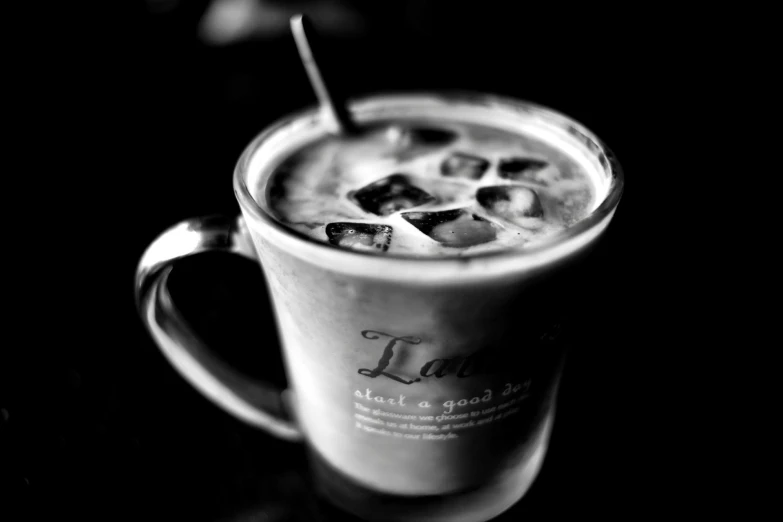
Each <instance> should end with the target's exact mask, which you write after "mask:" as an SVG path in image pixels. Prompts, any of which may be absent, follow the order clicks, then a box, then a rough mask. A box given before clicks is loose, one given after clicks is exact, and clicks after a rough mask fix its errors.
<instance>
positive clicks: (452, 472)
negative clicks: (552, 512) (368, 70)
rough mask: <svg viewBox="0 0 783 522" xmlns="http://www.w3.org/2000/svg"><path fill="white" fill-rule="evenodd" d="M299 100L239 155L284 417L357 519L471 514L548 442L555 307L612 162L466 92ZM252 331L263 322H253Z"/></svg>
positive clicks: (616, 185) (572, 138)
mask: <svg viewBox="0 0 783 522" xmlns="http://www.w3.org/2000/svg"><path fill="white" fill-rule="evenodd" d="M351 108H352V111H353V114H354V117H355V118H356V120H357V121H358V123H359V127H360V129H361V131H360V132H359V133H358V134H356V135H352V136H341V137H338V136H334V135H331V134H329V132H328V130H327V128H326V126H325V124H324V122H323V121H322V118H321V116H320V115H319V114H318V113H317V112H315V111H311V112H307V113H303V114H300V115H296V116H295V117H291V118H289V119H287V120H285V121H283V122H280V123H279V124H277V125H276V126H275V127H273V128H271V129H270V130H268V131H267V132H266V133H265V134H263V135H261V136H260V137H259V138H257V139H256V141H254V142H253V143H252V144H251V145H250V147H249V148H248V149H247V150H246V152H245V154H244V155H243V157H242V159H241V160H240V163H239V166H238V170H237V176H236V177H235V189H236V191H237V194H238V198H239V200H240V204H241V206H242V210H243V215H244V218H245V221H246V223H247V226H248V228H249V230H250V235H251V237H252V240H253V242H254V244H255V247H256V251H257V253H258V256H259V258H260V261H261V264H262V266H263V268H264V273H265V275H266V278H267V283H268V287H269V289H270V292H271V297H272V302H273V304H274V310H275V314H276V319H277V323H278V327H279V329H280V332H281V340H282V343H283V353H284V357H285V362H286V370H287V375H288V379H289V383H290V389H291V391H292V401H291V403H292V408H293V410H294V415H295V418H296V422H297V424H298V425H299V426H300V427H301V430H302V432H303V433H304V438H305V440H306V442H307V444H308V447H309V449H310V451H311V454H312V458H313V463H314V466H315V470H316V471H317V477H318V484H319V488H320V490H321V491H322V493H323V494H324V495H325V496H327V497H328V498H329V499H330V500H331V501H332V502H334V503H335V504H337V505H339V506H341V507H343V508H344V509H346V510H348V511H350V512H352V513H354V514H357V515H359V516H361V517H364V518H366V519H369V520H464V521H470V522H476V521H481V520H487V519H489V518H491V517H493V516H495V515H497V514H499V513H500V512H502V511H504V510H505V509H507V508H508V507H509V506H511V505H512V504H513V503H514V502H516V501H517V500H518V499H519V498H520V497H521V496H522V495H523V494H524V492H525V491H526V490H527V489H528V488H529V486H530V484H531V483H532V481H533V479H534V478H535V476H536V474H537V473H538V470H539V468H540V466H541V463H542V460H543V457H544V454H545V452H546V446H547V441H548V439H549V433H550V430H551V429H552V423H553V418H554V410H555V407H554V406H555V397H556V393H557V387H558V381H559V378H560V370H561V367H562V364H563V354H564V346H563V344H562V343H561V342H559V341H558V332H559V331H560V330H561V329H562V328H563V327H564V325H563V317H564V316H566V315H567V314H568V312H570V311H571V310H572V309H574V308H575V307H577V306H579V303H584V302H585V297H586V296H585V295H584V294H582V293H581V292H584V291H585V290H584V288H583V284H582V283H583V282H584V281H585V278H584V277H583V276H582V275H581V274H580V268H581V267H582V266H583V264H582V263H581V262H580V260H581V258H582V257H583V255H584V254H585V253H586V252H587V251H588V250H589V248H588V247H590V246H591V245H592V244H593V243H594V240H595V239H596V238H597V237H598V236H599V234H600V233H601V231H602V230H603V229H604V228H605V227H606V226H607V224H608V222H609V220H610V219H611V217H612V214H613V212H614V209H615V206H616V203H617V201H618V200H619V196H620V186H621V178H620V177H619V172H618V171H617V168H616V166H615V165H614V164H613V162H612V161H611V160H610V158H609V157H608V156H607V153H606V150H605V149H604V148H603V146H602V145H601V144H600V142H598V140H597V139H595V138H594V137H592V135H591V134H590V133H589V131H587V130H586V129H584V128H583V127H581V126H579V125H578V124H576V123H574V122H573V121H571V120H570V119H568V118H566V117H564V116H562V115H559V114H557V113H555V112H552V111H549V110H547V109H543V108H540V107H537V106H534V105H530V104H524V103H521V102H513V101H508V100H500V99H497V98H490V97H482V96H450V97H444V96H435V95H410V96H407V95H398V96H382V97H374V98H370V99H367V100H364V101H361V102H357V103H355V104H353V105H352V107H351ZM258 335H259V336H262V335H263V332H258Z"/></svg>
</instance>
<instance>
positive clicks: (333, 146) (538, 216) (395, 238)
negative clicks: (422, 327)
mask: <svg viewBox="0 0 783 522" xmlns="http://www.w3.org/2000/svg"><path fill="white" fill-rule="evenodd" d="M268 187H269V189H268V191H267V193H266V194H257V197H258V198H261V197H266V198H267V201H268V203H269V207H270V208H271V209H272V211H273V214H274V215H275V217H276V218H277V219H278V220H279V221H280V222H281V223H282V224H284V225H285V226H287V227H289V228H291V229H294V230H297V231H299V232H301V233H303V234H306V235H307V236H309V237H311V238H313V239H315V240H318V241H323V242H327V243H331V244H333V245H337V246H341V247H344V248H349V249H357V250H362V251H369V252H374V253H378V254H381V255H384V254H400V255H414V256H444V255H447V256H453V255H466V256H469V255H475V254H479V253H484V252H490V251H497V250H504V249H512V248H515V249H516V248H524V247H525V246H529V245H531V244H534V243H536V242H538V241H541V240H542V239H545V238H547V237H550V236H552V235H553V234H556V233H557V232H559V231H561V230H563V229H565V228H567V227H569V226H571V225H573V224H574V223H576V222H578V221H579V220H581V219H584V218H585V217H586V216H587V215H589V214H590V212H592V210H593V209H594V208H595V206H596V205H597V204H598V201H597V200H598V198H597V197H596V185H595V182H594V180H593V179H592V177H591V176H590V173H589V172H588V169H587V168H585V167H584V166H583V165H582V164H580V162H578V161H577V160H576V159H574V158H572V157H571V156H569V155H567V154H566V153H564V152H563V151H561V150H560V149H558V148H556V147H555V146H553V145H550V144H547V143H545V142H544V141H541V140H539V139H536V138H535V137H532V136H528V135H523V134H519V133H513V132H510V131H506V130H500V129H494V128H491V127H487V126H483V125H477V124H468V123H457V122H437V123H433V122H427V121H402V122H389V123H377V124H374V125H373V126H371V127H369V128H367V129H366V130H365V131H363V132H362V133H361V134H360V135H358V136H349V137H346V136H331V135H330V136H325V137H323V138H321V139H320V140H318V141H316V142H313V143H310V144H308V145H306V146H304V147H302V148H300V149H299V150H297V151H295V152H294V153H293V154H291V155H290V156H288V158H286V159H285V160H284V161H283V162H282V163H280V164H279V165H278V166H277V167H276V169H275V171H274V172H273V173H272V177H271V181H270V183H269V185H268ZM357 234H358V235H357Z"/></svg>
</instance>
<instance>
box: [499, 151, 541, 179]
mask: <svg viewBox="0 0 783 522" xmlns="http://www.w3.org/2000/svg"><path fill="white" fill-rule="evenodd" d="M548 166H549V163H547V162H546V161H542V160H539V159H535V158H520V157H514V158H506V159H502V160H500V162H499V163H498V176H500V177H501V178H504V179H511V180H514V181H532V182H534V183H539V184H542V185H546V184H547V183H546V181H545V180H543V179H540V178H539V177H538V176H537V174H538V173H539V172H540V171H542V170H543V169H545V168H546V167H548Z"/></svg>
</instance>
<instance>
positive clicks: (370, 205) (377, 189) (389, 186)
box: [348, 174, 435, 216]
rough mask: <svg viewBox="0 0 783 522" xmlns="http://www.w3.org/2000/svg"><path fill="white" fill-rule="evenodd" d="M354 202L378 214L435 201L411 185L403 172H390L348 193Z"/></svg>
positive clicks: (391, 212) (385, 214) (387, 213)
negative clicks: (390, 173)
mask: <svg viewBox="0 0 783 522" xmlns="http://www.w3.org/2000/svg"><path fill="white" fill-rule="evenodd" d="M348 197H349V198H350V199H351V200H353V202H354V203H356V204H357V205H359V206H360V207H362V208H363V209H364V210H365V211H367V212H370V213H372V214H376V215H378V216H388V215H389V214H393V213H394V212H397V211H398V210H405V209H408V208H413V207H418V206H420V205H423V204H425V203H429V202H431V201H435V197H433V196H431V195H430V194H428V193H426V192H424V191H423V190H421V189H420V188H419V187H417V186H415V185H413V184H412V183H411V181H410V178H409V177H408V176H406V175H404V174H392V175H390V176H387V177H385V178H383V179H380V180H378V181H376V182H374V183H370V184H369V185H367V186H365V187H363V188H361V189H359V190H357V191H354V192H350V193H349V194H348Z"/></svg>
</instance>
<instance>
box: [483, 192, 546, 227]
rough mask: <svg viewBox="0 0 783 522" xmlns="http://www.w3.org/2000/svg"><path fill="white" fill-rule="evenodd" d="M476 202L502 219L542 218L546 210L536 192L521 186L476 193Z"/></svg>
mask: <svg viewBox="0 0 783 522" xmlns="http://www.w3.org/2000/svg"><path fill="white" fill-rule="evenodd" d="M476 201H478V202H479V204H480V205H481V206H482V207H484V208H486V209H487V210H489V211H490V212H492V213H493V214H495V215H498V216H500V217H503V218H506V219H511V220H513V219H514V218H521V217H542V216H543V215H544V209H543V208H542V207H541V200H540V199H539V197H538V194H536V191H535V190H533V189H530V188H528V187H522V186H519V185H495V186H491V187H481V188H480V189H478V190H477V191H476Z"/></svg>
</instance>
